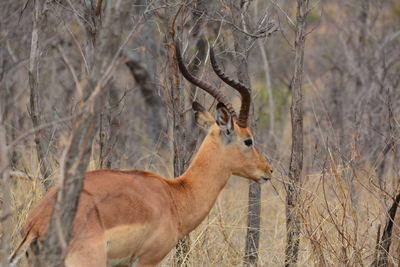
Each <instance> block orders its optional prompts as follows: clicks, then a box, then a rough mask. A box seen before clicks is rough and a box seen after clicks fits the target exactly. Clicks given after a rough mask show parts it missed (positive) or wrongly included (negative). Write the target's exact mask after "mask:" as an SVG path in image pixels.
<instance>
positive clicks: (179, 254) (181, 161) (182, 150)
mask: <svg viewBox="0 0 400 267" xmlns="http://www.w3.org/2000/svg"><path fill="white" fill-rule="evenodd" d="M177 12H179V11H177ZM177 15H178V13H176V14H175V13H174V10H168V16H167V17H168V18H169V21H168V29H167V32H166V40H167V46H168V47H167V48H168V84H169V87H170V95H171V102H172V103H171V104H172V110H171V112H172V135H173V138H172V142H173V167H174V177H178V176H180V175H181V174H182V173H183V172H184V171H185V167H186V159H185V155H186V147H185V142H186V127H185V114H184V109H185V94H184V90H182V88H181V81H180V76H179V72H178V64H177V61H176V56H175V38H176V36H175V20H176V17H177ZM189 249H190V243H189V238H188V236H186V237H184V238H183V239H182V240H179V242H178V244H177V245H176V253H175V263H176V265H177V266H187V265H188V259H189V258H188V252H189Z"/></svg>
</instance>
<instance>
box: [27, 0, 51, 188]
mask: <svg viewBox="0 0 400 267" xmlns="http://www.w3.org/2000/svg"><path fill="white" fill-rule="evenodd" d="M33 5H34V11H33V14H32V39H31V52H30V57H29V86H30V105H29V107H30V110H29V112H30V116H31V119H32V124H33V127H38V126H39V125H40V124H41V122H42V119H41V117H42V115H41V114H42V112H43V110H42V107H41V103H40V102H41V101H40V96H39V68H38V65H39V58H40V53H41V51H40V47H39V32H40V23H41V20H42V19H43V17H44V16H43V9H44V5H45V1H42V0H34V1H33ZM35 144H36V155H37V158H38V161H39V166H40V172H41V175H42V178H43V180H44V186H45V188H46V190H48V189H49V188H50V186H51V185H52V183H51V181H49V180H48V179H47V178H48V177H49V176H50V174H51V173H52V172H53V171H52V167H51V164H50V161H49V160H48V151H49V145H50V143H49V140H48V138H47V136H46V129H43V130H40V131H37V132H36V133H35Z"/></svg>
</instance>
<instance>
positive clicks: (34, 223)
mask: <svg viewBox="0 0 400 267" xmlns="http://www.w3.org/2000/svg"><path fill="white" fill-rule="evenodd" d="M202 112H204V114H203V115H204V116H202V118H203V119H204V120H208V121H206V124H208V125H211V126H210V130H209V133H208V135H207V137H206V138H205V140H204V142H203V144H202V145H201V147H200V150H199V152H198V154H197V155H196V157H195V158H194V160H193V162H192V164H191V165H190V167H189V168H188V169H187V170H186V172H185V173H184V174H183V175H182V176H181V177H179V178H177V179H165V178H163V177H160V176H158V175H157V174H154V173H151V172H147V171H139V170H132V171H117V170H96V171H91V172H88V173H87V174H86V176H85V180H84V188H83V191H82V193H81V196H80V201H79V205H78V210H77V214H76V218H75V221H74V230H73V237H72V241H71V243H70V247H69V251H68V254H67V257H66V260H65V264H66V266H75V267H79V266H85V267H90V266H93V267H95V266H96V267H98V266H106V262H107V260H108V264H109V265H117V264H120V265H121V264H129V263H131V262H133V261H134V260H138V265H139V266H154V265H156V264H158V263H159V262H160V261H161V260H162V259H163V258H164V257H165V256H166V255H167V253H168V252H169V251H170V250H171V249H172V248H173V247H174V246H175V245H176V243H177V241H178V240H179V239H180V238H182V237H183V236H184V235H186V234H188V233H189V232H190V231H192V230H193V229H194V228H196V227H197V226H198V225H199V224H200V223H201V221H202V220H203V219H204V218H205V217H206V216H207V214H208V213H209V211H210V209H211V208H212V206H213V204H214V202H215V200H216V198H217V196H218V194H219V192H220V191H221V190H222V188H223V187H224V185H225V184H226V182H227V180H228V178H229V177H230V176H231V175H232V174H236V175H240V176H243V177H245V178H248V179H252V180H255V181H261V177H270V176H271V173H272V171H271V167H270V165H269V164H268V163H267V162H266V161H265V160H264V159H263V158H262V157H261V156H260V154H259V153H258V152H257V151H256V149H255V148H254V147H251V148H249V147H245V146H244V145H243V140H244V139H246V138H249V137H251V133H250V131H249V129H247V128H239V127H237V125H235V136H234V140H233V141H232V142H231V143H230V144H228V145H224V144H223V142H222V140H221V139H222V137H221V134H220V128H219V127H218V126H217V124H216V123H215V121H211V122H210V121H209V120H211V119H210V116H209V115H208V113H206V111H202ZM211 118H212V117H211ZM56 190H57V188H52V189H51V190H50V191H49V193H48V194H47V195H46V196H45V198H44V199H43V200H42V201H41V202H40V203H39V205H38V206H37V207H36V208H35V209H34V210H33V211H32V212H31V214H30V216H29V218H28V220H27V222H26V223H25V225H24V226H23V230H22V232H23V235H24V237H25V238H24V240H23V241H22V243H21V245H20V246H19V247H18V248H17V250H16V252H15V253H14V255H13V258H15V257H16V256H17V255H18V254H20V253H22V252H23V251H24V250H26V249H27V247H28V246H29V245H30V243H31V242H32V241H33V240H34V239H35V238H39V240H43V239H44V236H45V234H46V231H47V228H48V225H49V220H50V216H51V212H52V209H53V207H54V203H55V193H56ZM120 265H119V266H120Z"/></svg>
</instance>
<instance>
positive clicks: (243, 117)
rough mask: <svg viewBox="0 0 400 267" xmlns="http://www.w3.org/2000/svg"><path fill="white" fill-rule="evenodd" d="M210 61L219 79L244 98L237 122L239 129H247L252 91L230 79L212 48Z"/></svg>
mask: <svg viewBox="0 0 400 267" xmlns="http://www.w3.org/2000/svg"><path fill="white" fill-rule="evenodd" d="M210 59H211V65H212V68H213V70H214V72H215V73H216V74H217V75H218V77H220V78H221V80H223V81H224V82H225V83H227V84H229V85H230V86H231V87H232V88H234V89H235V90H236V91H238V92H239V93H240V95H241V96H242V105H241V107H240V113H239V119H238V121H237V124H238V125H239V127H242V128H246V127H247V123H248V122H247V121H248V117H249V111H250V104H251V91H250V88H248V87H246V86H245V85H244V84H242V83H241V82H238V81H235V80H233V79H231V78H229V77H228V76H227V75H226V74H225V73H224V72H223V71H222V69H221V68H220V66H219V65H218V63H217V61H216V60H215V55H214V48H213V47H210Z"/></svg>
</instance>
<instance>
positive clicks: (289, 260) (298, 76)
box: [285, 0, 308, 266]
mask: <svg viewBox="0 0 400 267" xmlns="http://www.w3.org/2000/svg"><path fill="white" fill-rule="evenodd" d="M307 13H308V0H297V15H296V22H297V23H296V33H295V38H296V39H295V44H294V45H295V60H294V73H293V77H292V82H291V85H290V87H291V91H292V106H291V108H290V114H291V122H292V153H291V156H290V165H289V184H288V186H287V188H286V231H287V233H286V234H287V240H286V257H285V266H295V265H296V263H297V259H298V253H299V242H300V239H299V238H300V214H299V207H300V190H299V188H300V187H301V172H302V169H303V102H302V101H303V100H302V98H303V96H302V78H303V58H304V41H305V29H306V21H305V19H306V17H307Z"/></svg>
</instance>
